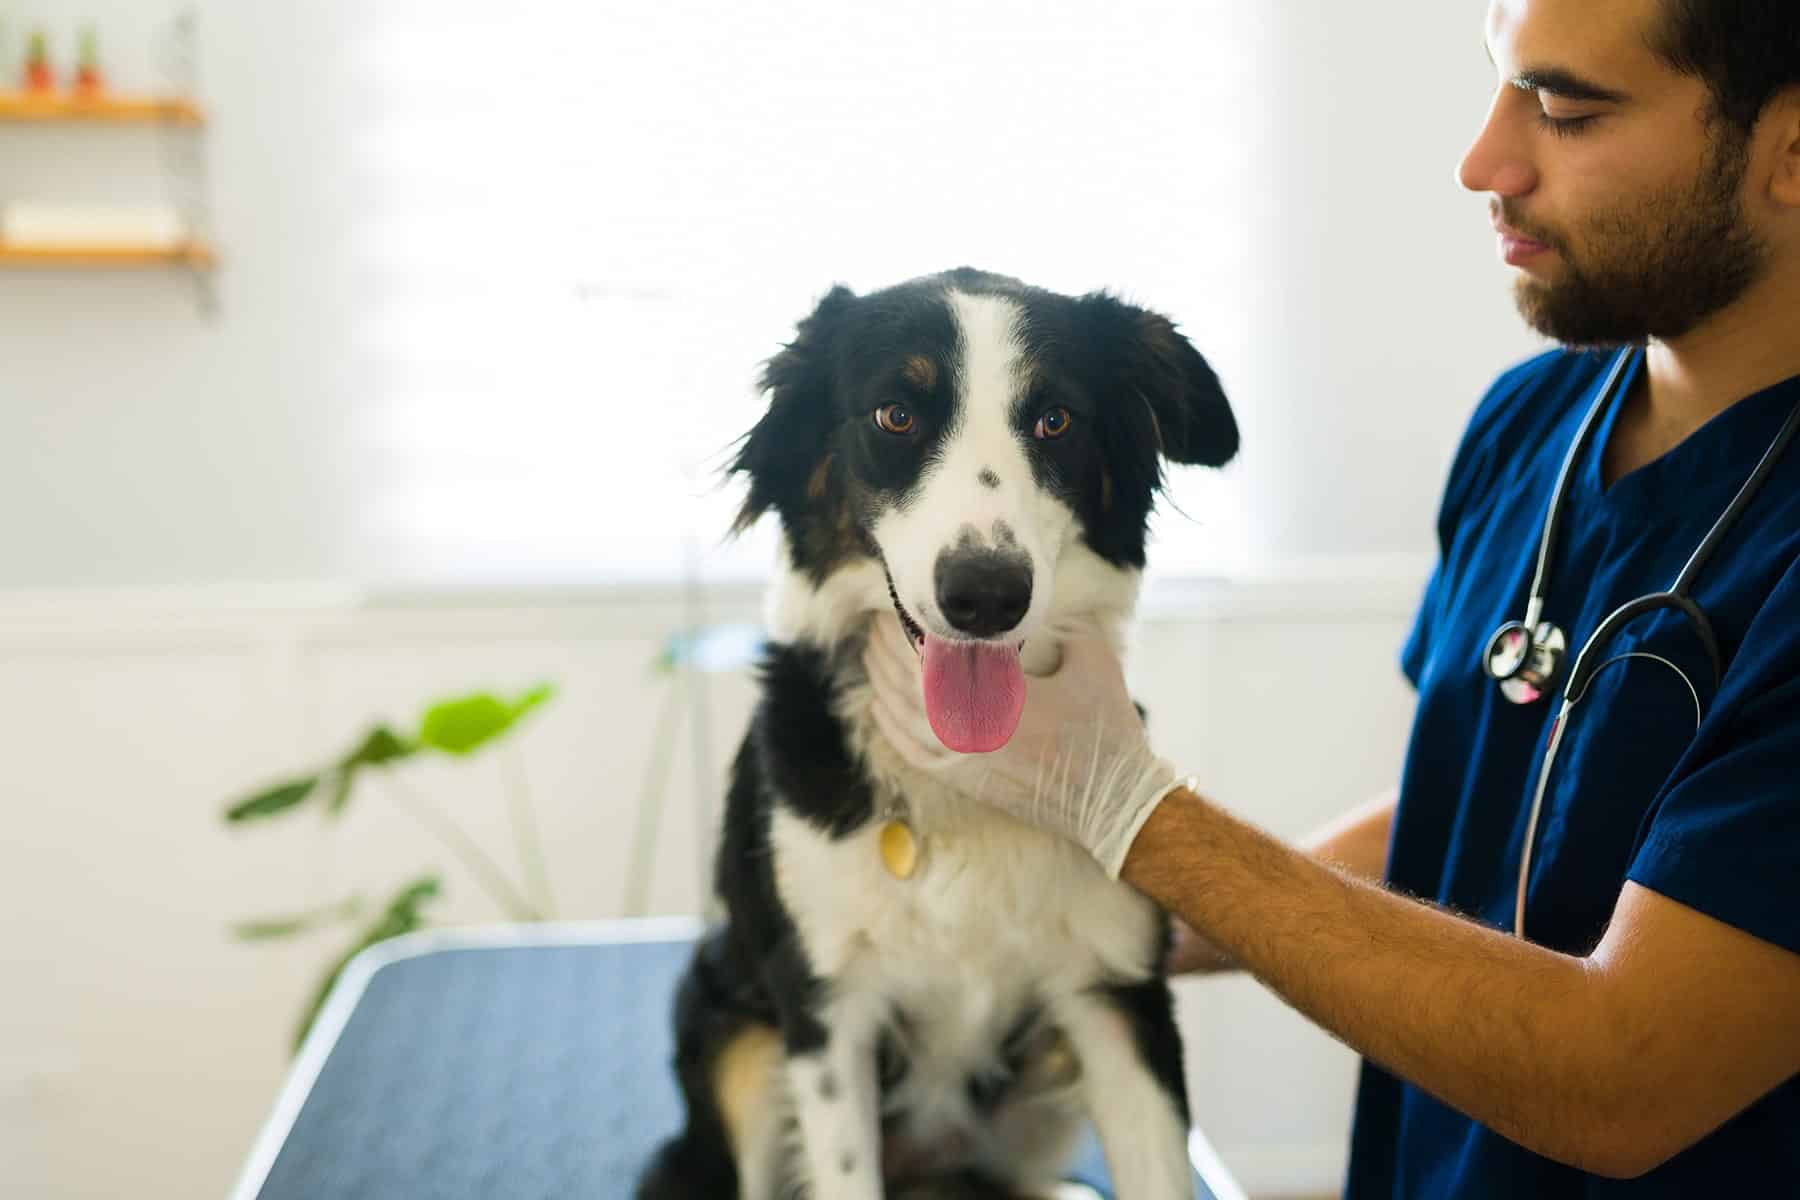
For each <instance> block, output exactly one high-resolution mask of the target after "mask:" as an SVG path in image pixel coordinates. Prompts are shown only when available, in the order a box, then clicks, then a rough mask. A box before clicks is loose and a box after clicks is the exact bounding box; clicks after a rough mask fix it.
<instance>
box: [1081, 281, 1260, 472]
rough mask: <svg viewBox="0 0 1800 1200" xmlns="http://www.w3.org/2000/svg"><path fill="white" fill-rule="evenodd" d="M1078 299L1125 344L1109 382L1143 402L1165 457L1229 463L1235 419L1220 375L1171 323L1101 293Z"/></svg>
mask: <svg viewBox="0 0 1800 1200" xmlns="http://www.w3.org/2000/svg"><path fill="white" fill-rule="evenodd" d="M1082 302H1083V304H1084V305H1086V306H1088V308H1089V311H1090V312H1091V313H1093V314H1094V315H1095V316H1096V317H1098V318H1099V319H1100V320H1101V322H1102V323H1103V324H1104V325H1105V326H1106V327H1107V328H1108V330H1109V333H1110V334H1111V335H1112V336H1113V337H1115V338H1117V343H1116V344H1117V345H1119V346H1121V347H1123V350H1122V352H1121V354H1120V355H1119V357H1117V358H1115V359H1114V363H1115V367H1116V369H1115V372H1114V379H1113V385H1114V386H1115V387H1117V388H1119V389H1120V391H1121V392H1122V393H1123V394H1122V395H1121V396H1120V397H1119V399H1120V400H1122V401H1124V402H1126V403H1131V402H1133V401H1136V402H1138V403H1141V404H1142V405H1144V406H1145V408H1146V410H1147V411H1148V415H1149V416H1150V418H1151V425H1152V432H1153V436H1154V437H1155V439H1156V445H1157V449H1159V450H1160V451H1161V452H1162V454H1163V457H1165V458H1167V459H1168V460H1169V461H1171V462H1178V463H1197V464H1199V465H1201V466H1207V467H1220V466H1224V465H1225V464H1226V463H1228V462H1230V461H1231V459H1232V457H1233V456H1234V455H1236V454H1237V451H1238V427H1237V418H1236V417H1234V416H1233V415H1232V412H1231V404H1230V402H1229V401H1227V400H1226V399H1225V390H1224V389H1223V388H1221V387H1220V386H1219V377H1218V376H1217V375H1215V374H1214V373H1213V369H1212V367H1211V366H1210V365H1208V363H1207V361H1206V360H1205V359H1204V358H1202V357H1201V356H1200V352H1199V351H1198V350H1196V349H1194V347H1193V344H1192V343H1191V342H1189V341H1188V340H1187V338H1185V337H1184V336H1182V334H1181V333H1180V331H1178V330H1177V329H1176V328H1175V325H1174V323H1173V322H1171V321H1170V320H1169V319H1168V318H1167V317H1165V316H1163V315H1161V314H1160V313H1154V312H1151V311H1149V310H1148V309H1143V308H1138V307H1137V306H1135V305H1131V304H1126V303H1125V302H1124V301H1122V300H1119V299H1116V298H1115V297H1113V296H1109V295H1107V294H1105V293H1094V294H1092V295H1088V296H1084V297H1082ZM1133 415H1134V416H1135V415H1136V414H1133ZM1134 423H1135V422H1134Z"/></svg>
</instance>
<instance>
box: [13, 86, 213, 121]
mask: <svg viewBox="0 0 1800 1200" xmlns="http://www.w3.org/2000/svg"><path fill="white" fill-rule="evenodd" d="M0 121H39V122H53V121H61V122H70V123H88V124H103V125H151V124H154V125H204V124H206V114H205V113H203V112H201V111H200V106H199V105H197V104H195V103H194V102H193V101H192V100H186V99H182V98H181V97H178V96H114V95H101V96H96V97H94V98H92V99H83V98H81V97H78V96H72V95H69V94H67V93H65V92H53V93H50V94H49V95H38V94H36V93H31V92H0Z"/></svg>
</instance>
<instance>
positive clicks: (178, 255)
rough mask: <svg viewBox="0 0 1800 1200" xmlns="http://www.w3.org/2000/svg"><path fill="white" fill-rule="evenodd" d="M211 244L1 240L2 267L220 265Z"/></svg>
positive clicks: (197, 266) (201, 268) (200, 268)
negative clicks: (75, 243)
mask: <svg viewBox="0 0 1800 1200" xmlns="http://www.w3.org/2000/svg"><path fill="white" fill-rule="evenodd" d="M217 261H218V259H217V257H216V256H215V255H214V254H213V250H212V247H211V246H208V245H206V244H205V243H202V242H189V243H188V244H187V245H185V246H176V247H173V248H171V247H167V246H129V245H114V246H108V245H87V244H80V245H67V246H58V245H54V244H46V245H21V244H19V243H12V244H8V243H6V242H0V268H5V267H193V268H195V269H198V270H210V269H211V268H212V267H213V266H215V265H216V264H217Z"/></svg>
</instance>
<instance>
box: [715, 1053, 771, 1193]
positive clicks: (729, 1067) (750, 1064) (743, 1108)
mask: <svg viewBox="0 0 1800 1200" xmlns="http://www.w3.org/2000/svg"><path fill="white" fill-rule="evenodd" d="M780 1064H781V1037H780V1035H778V1034H777V1033H776V1032H775V1031H774V1030H773V1029H771V1028H769V1027H768V1026H767V1025H752V1026H749V1027H748V1028H746V1029H745V1030H744V1031H743V1032H742V1033H740V1034H738V1035H737V1036H736V1037H734V1038H732V1039H731V1041H730V1042H729V1043H727V1044H726V1046H725V1049H724V1050H723V1051H721V1052H720V1054H719V1058H718V1061H717V1062H715V1063H714V1064H713V1073H712V1083H713V1095H714V1096H715V1097H717V1098H718V1101H719V1113H720V1115H721V1116H722V1117H724V1119H725V1132H726V1134H727V1135H728V1136H729V1137H730V1139H731V1150H732V1155H733V1156H734V1157H735V1158H736V1159H737V1160H738V1161H739V1162H742V1161H743V1160H744V1157H745V1152H746V1149H747V1147H746V1146H745V1138H746V1137H747V1136H748V1134H749V1132H750V1130H751V1129H752V1128H753V1127H754V1126H755V1124H756V1121H757V1119H758V1117H760V1116H761V1115H762V1114H763V1113H764V1112H766V1111H767V1110H768V1107H769V1105H770V1104H772V1103H773V1102H774V1097H773V1090H774V1085H775V1080H776V1070H777V1068H778V1067H779V1066H780Z"/></svg>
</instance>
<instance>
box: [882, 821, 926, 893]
mask: <svg viewBox="0 0 1800 1200" xmlns="http://www.w3.org/2000/svg"><path fill="white" fill-rule="evenodd" d="M881 862H882V865H883V866H885V867H887V871H888V874H889V875H892V876H893V877H894V878H895V879H911V878H912V877H913V873H914V872H915V871H917V870H918V869H919V839H918V837H917V836H916V835H915V834H914V833H913V831H912V827H911V826H909V825H908V824H907V823H906V822H905V821H899V820H895V821H888V822H886V823H885V824H883V825H882V827H881Z"/></svg>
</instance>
